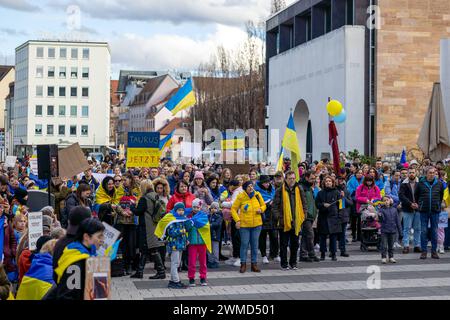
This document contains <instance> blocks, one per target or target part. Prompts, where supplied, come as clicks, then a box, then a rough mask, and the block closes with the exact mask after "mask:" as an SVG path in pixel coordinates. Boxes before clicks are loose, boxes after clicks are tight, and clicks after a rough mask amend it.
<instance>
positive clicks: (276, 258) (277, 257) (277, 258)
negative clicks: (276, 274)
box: [273, 256, 281, 262]
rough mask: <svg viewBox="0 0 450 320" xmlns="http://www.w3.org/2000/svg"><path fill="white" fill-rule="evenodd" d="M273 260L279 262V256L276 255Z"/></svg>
mask: <svg viewBox="0 0 450 320" xmlns="http://www.w3.org/2000/svg"><path fill="white" fill-rule="evenodd" d="M273 261H275V262H281V258H280V256H276V257H275V258H274V259H273Z"/></svg>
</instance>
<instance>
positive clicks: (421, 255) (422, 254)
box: [420, 252, 427, 260]
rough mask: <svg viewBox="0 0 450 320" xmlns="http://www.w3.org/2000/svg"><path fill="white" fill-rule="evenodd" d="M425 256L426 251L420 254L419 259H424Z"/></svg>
mask: <svg viewBox="0 0 450 320" xmlns="http://www.w3.org/2000/svg"><path fill="white" fill-rule="evenodd" d="M426 258H427V253H426V252H422V253H421V254H420V259H422V260H425V259H426Z"/></svg>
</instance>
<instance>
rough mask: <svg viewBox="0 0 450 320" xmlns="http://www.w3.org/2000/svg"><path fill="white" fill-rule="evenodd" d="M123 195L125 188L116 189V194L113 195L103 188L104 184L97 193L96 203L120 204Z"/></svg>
mask: <svg viewBox="0 0 450 320" xmlns="http://www.w3.org/2000/svg"><path fill="white" fill-rule="evenodd" d="M122 196H123V189H120V188H119V189H116V191H115V192H114V195H113V196H112V197H111V196H110V195H109V194H108V193H106V190H105V189H104V188H103V186H102V185H100V187H98V189H97V192H96V194H95V204H103V203H110V204H119V202H120V198H122Z"/></svg>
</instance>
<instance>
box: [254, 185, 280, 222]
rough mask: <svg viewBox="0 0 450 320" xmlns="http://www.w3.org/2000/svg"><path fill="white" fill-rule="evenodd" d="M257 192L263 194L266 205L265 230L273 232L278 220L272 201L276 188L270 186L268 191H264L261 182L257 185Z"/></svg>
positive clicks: (264, 215)
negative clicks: (273, 210)
mask: <svg viewBox="0 0 450 320" xmlns="http://www.w3.org/2000/svg"><path fill="white" fill-rule="evenodd" d="M255 191H258V192H259V193H260V194H261V196H262V197H263V200H264V202H265V204H266V211H264V214H263V217H262V218H263V229H265V230H271V229H273V228H275V226H276V220H275V218H274V215H273V212H272V201H273V198H274V197H275V188H274V186H272V185H270V186H269V188H268V189H264V187H263V186H262V185H261V184H260V183H259V182H257V183H256V184H255Z"/></svg>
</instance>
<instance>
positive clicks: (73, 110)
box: [70, 106, 77, 117]
mask: <svg viewBox="0 0 450 320" xmlns="http://www.w3.org/2000/svg"><path fill="white" fill-rule="evenodd" d="M70 116H71V117H76V116H77V106H70Z"/></svg>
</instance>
